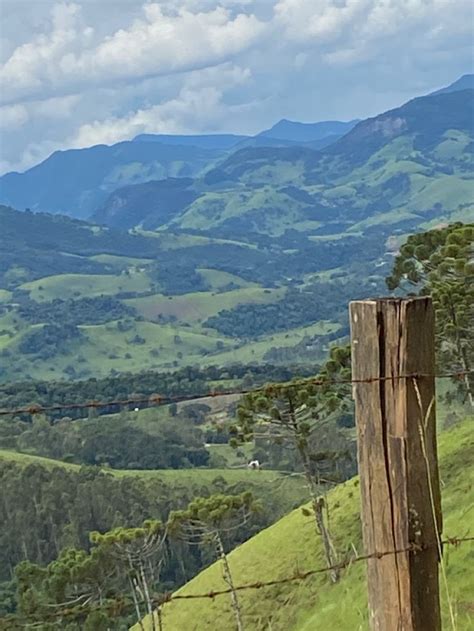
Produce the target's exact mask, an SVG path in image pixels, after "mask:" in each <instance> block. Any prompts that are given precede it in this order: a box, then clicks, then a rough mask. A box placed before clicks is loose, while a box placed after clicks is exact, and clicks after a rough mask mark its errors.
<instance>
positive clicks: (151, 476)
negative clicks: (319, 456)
mask: <svg viewBox="0 0 474 631" xmlns="http://www.w3.org/2000/svg"><path fill="white" fill-rule="evenodd" d="M0 460H3V461H7V462H14V463H16V464H19V465H21V466H25V467H26V466H28V465H31V464H39V465H42V466H43V467H46V468H48V469H51V468H53V467H61V468H64V469H67V470H69V471H79V469H80V465H77V464H71V463H67V462H62V461H61V460H54V459H52V458H43V457H41V456H35V455H31V454H25V453H19V452H16V451H9V450H5V449H0ZM103 471H106V472H107V473H110V474H111V475H113V476H116V477H118V478H123V477H130V476H138V477H140V478H142V479H144V480H149V481H162V482H164V483H166V484H169V485H176V486H177V487H179V486H195V485H196V484H202V485H203V486H205V485H209V484H211V483H212V482H213V481H214V480H215V479H216V478H223V480H224V481H225V482H226V484H228V485H233V484H239V483H242V482H246V483H247V484H249V486H253V485H255V484H257V485H258V486H259V487H260V486H263V487H264V488H265V487H266V488H268V492H270V490H272V489H273V490H276V491H277V492H278V493H279V494H281V497H282V498H284V501H285V502H287V504H288V505H293V506H295V505H297V504H298V503H299V502H301V501H303V498H304V497H305V494H306V491H305V489H304V485H303V484H302V483H301V480H300V479H299V478H297V477H296V478H295V477H288V476H285V475H282V474H281V473H279V472H278V471H250V470H248V469H246V468H241V469H153V470H146V471H145V470H133V469H110V468H108V467H104V468H103Z"/></svg>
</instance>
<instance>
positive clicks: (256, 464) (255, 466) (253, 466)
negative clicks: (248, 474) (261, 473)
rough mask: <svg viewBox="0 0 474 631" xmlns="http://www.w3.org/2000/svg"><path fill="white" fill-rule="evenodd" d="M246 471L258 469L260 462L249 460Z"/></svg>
mask: <svg viewBox="0 0 474 631" xmlns="http://www.w3.org/2000/svg"><path fill="white" fill-rule="evenodd" d="M247 468H248V469H260V462H259V461H258V460H249V462H248V464H247Z"/></svg>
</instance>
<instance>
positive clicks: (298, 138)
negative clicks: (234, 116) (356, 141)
mask: <svg viewBox="0 0 474 631" xmlns="http://www.w3.org/2000/svg"><path fill="white" fill-rule="evenodd" d="M357 122H358V121H357V120H352V121H348V122H342V121H334V120H331V121H321V122H318V123H300V122H297V121H292V120H289V119H287V118H282V119H281V120H280V121H278V123H276V124H275V125H273V127H270V129H266V130H265V131H262V132H260V134H258V136H259V137H264V138H277V139H278V140H291V141H294V142H312V141H314V140H320V139H322V138H326V137H327V136H334V135H337V136H342V135H343V134H346V133H347V132H348V131H350V130H351V129H352V128H353V127H354V126H355V125H356V123H357Z"/></svg>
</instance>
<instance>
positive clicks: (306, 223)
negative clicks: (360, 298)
mask: <svg viewBox="0 0 474 631" xmlns="http://www.w3.org/2000/svg"><path fill="white" fill-rule="evenodd" d="M473 104H474V90H472V89H471V90H469V89H468V90H461V91H454V92H449V93H443V94H435V95H431V96H426V97H420V98H417V99H414V100H412V101H410V102H408V103H406V104H405V105H403V106H402V107H400V108H397V109H394V110H391V111H389V112H385V113H383V114H381V115H379V116H376V117H375V118H371V119H367V120H365V121H361V122H359V123H358V124H357V125H356V126H355V127H354V128H353V129H351V131H349V132H348V133H347V134H346V135H345V136H343V137H342V138H340V139H339V140H337V141H336V142H334V143H333V144H331V145H330V146H329V147H326V148H324V149H322V150H321V151H315V150H313V149H311V148H309V147H308V146H305V147H303V146H292V147H251V146H248V147H246V148H243V149H240V150H238V151H236V152H234V153H233V154H231V155H230V156H229V157H227V158H226V159H224V160H221V161H220V163H219V164H218V165H217V166H216V167H215V168H213V169H210V170H208V171H207V172H206V173H205V174H204V175H203V176H202V177H201V178H198V179H195V181H194V182H186V184H185V188H184V189H181V188H176V189H175V192H174V195H175V201H173V191H170V188H172V187H171V185H169V186H167V185H165V184H164V183H157V182H155V183H150V188H148V189H146V188H145V187H143V186H142V187H141V189H140V188H139V187H134V186H131V187H128V188H127V189H118V190H116V191H115V192H114V193H113V194H112V195H111V197H110V198H109V199H108V200H107V201H106V202H105V204H104V205H103V206H102V207H101V209H100V211H99V212H98V213H97V214H96V216H95V217H96V218H97V220H100V222H104V223H106V224H109V225H115V226H119V225H126V226H132V225H133V224H134V222H135V225H136V224H140V223H141V222H142V221H143V218H144V217H145V218H146V222H147V226H148V227H154V228H157V227H160V226H163V225H166V224H167V223H169V225H171V226H174V227H179V228H180V229H185V230H190V229H191V230H199V231H200V232H204V233H213V232H216V231H218V232H219V233H220V234H225V235H232V234H233V235H244V234H248V233H249V232H250V233H252V232H256V233H260V234H267V235H271V236H278V235H281V234H284V233H285V231H287V230H291V231H295V230H296V231H298V232H301V233H303V234H306V235H309V236H310V237H318V236H323V235H337V234H340V233H347V234H359V233H361V232H362V233H364V232H366V231H367V230H368V229H369V228H370V229H375V228H376V229H380V227H381V226H386V228H389V229H391V230H395V229H402V230H407V229H412V228H414V227H416V226H417V225H418V224H419V223H420V222H421V221H426V220H433V219H440V220H441V219H444V218H446V216H452V215H453V214H455V213H458V214H459V213H462V212H463V211H464V209H465V208H466V207H467V206H468V205H469V204H470V203H471V202H472V198H473V193H474V187H473V181H472V150H473V146H474V145H473V142H474V123H473V119H472V115H471V112H472V108H473ZM183 184H184V183H183ZM173 186H174V185H173ZM183 190H185V191H186V194H187V195H189V196H190V198H191V197H193V196H194V198H192V199H190V201H188V202H187V203H186V201H185V200H184V198H183ZM165 195H166V196H165ZM153 197H155V199H153ZM165 200H166V202H165ZM183 200H184V203H183ZM163 202H165V203H166V204H167V207H168V214H163V212H162V211H160V207H161V204H162V203H163ZM173 215H174V216H173Z"/></svg>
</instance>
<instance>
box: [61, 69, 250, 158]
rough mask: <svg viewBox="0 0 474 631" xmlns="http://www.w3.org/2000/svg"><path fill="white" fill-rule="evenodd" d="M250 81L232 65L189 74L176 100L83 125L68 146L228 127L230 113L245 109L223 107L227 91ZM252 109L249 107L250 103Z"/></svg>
mask: <svg viewBox="0 0 474 631" xmlns="http://www.w3.org/2000/svg"><path fill="white" fill-rule="evenodd" d="M249 79H250V71H249V70H248V69H246V68H240V67H238V66H233V65H231V64H225V65H223V66H220V67H217V68H209V69H206V70H203V71H200V72H194V73H191V74H190V75H189V76H188V77H187V78H186V80H185V82H184V85H183V87H182V88H181V90H180V92H179V94H178V95H177V96H176V98H173V99H170V100H167V101H164V102H162V103H160V104H158V105H153V106H151V107H148V108H139V109H137V110H135V111H132V112H129V113H128V114H127V115H126V116H119V117H111V118H108V119H106V120H95V121H93V122H88V123H85V124H84V125H82V126H81V127H80V128H79V130H78V131H77V132H76V133H75V134H74V135H73V137H72V138H71V139H70V144H71V146H74V147H88V146H92V145H95V144H113V143H115V142H119V141H121V140H127V139H130V138H132V137H134V136H136V135H138V134H141V133H155V134H159V133H168V134H173V133H181V134H182V133H199V131H202V130H209V128H210V126H211V129H212V128H214V129H220V127H221V125H222V124H226V123H227V124H228V117H229V116H230V115H232V112H233V111H234V112H235V111H238V110H240V109H242V107H243V108H245V107H246V106H245V105H244V106H240V105H236V106H226V105H225V103H224V99H223V97H224V94H225V92H226V90H228V89H231V88H235V87H236V86H239V85H242V84H244V83H245V82H247V81H248V80H249ZM250 106H251V104H250Z"/></svg>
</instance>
